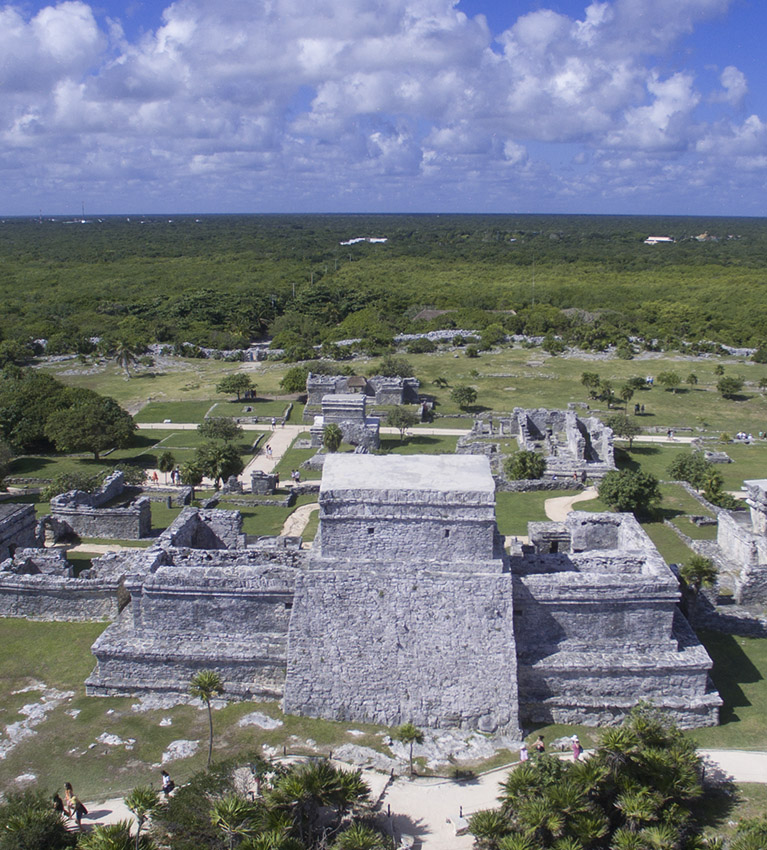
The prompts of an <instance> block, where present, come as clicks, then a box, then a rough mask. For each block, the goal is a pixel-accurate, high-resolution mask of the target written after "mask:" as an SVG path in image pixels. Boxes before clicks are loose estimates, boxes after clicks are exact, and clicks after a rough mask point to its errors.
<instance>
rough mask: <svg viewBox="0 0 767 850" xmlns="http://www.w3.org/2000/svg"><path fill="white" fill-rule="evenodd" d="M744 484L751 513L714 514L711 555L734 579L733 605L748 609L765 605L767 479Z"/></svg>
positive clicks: (748, 481) (766, 595)
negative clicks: (715, 547)
mask: <svg viewBox="0 0 767 850" xmlns="http://www.w3.org/2000/svg"><path fill="white" fill-rule="evenodd" d="M743 483H744V485H745V487H746V491H747V493H748V497H747V499H746V504H747V505H748V507H749V508H750V511H749V513H747V514H746V513H744V512H741V511H724V510H717V519H718V527H717V535H716V543H717V546H718V550H719V551H718V552H715V553H712V554H713V555H714V559H715V560H716V561H717V562H718V566H719V567H720V570H721V571H722V572H725V573H729V574H731V575H733V576H734V591H735V601H736V602H737V603H738V604H739V605H751V604H759V603H765V602H767V479H765V478H754V479H750V480H747V481H744V482H743Z"/></svg>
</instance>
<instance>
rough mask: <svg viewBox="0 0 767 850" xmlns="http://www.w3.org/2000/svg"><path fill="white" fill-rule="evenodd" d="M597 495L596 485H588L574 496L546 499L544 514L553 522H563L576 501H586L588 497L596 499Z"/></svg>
mask: <svg viewBox="0 0 767 850" xmlns="http://www.w3.org/2000/svg"><path fill="white" fill-rule="evenodd" d="M597 495H598V493H597V488H596V487H588V488H586V489H585V490H584V491H583V492H582V493H576V495H575V496H556V497H555V498H553V499H546V501H545V502H544V503H543V509H544V511H546V516H547V517H548V518H549V519H550V520H552V521H553V522H564V520H565V517H566V516H567V515H568V514H569V513H570V511H571V510H572V509H573V505H574V504H575V503H576V502H587V501H589V500H590V499H596V497H597Z"/></svg>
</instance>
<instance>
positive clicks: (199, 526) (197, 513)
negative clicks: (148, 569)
mask: <svg viewBox="0 0 767 850" xmlns="http://www.w3.org/2000/svg"><path fill="white" fill-rule="evenodd" d="M159 542H160V543H161V545H165V546H178V547H189V548H192V549H241V548H243V547H244V546H245V536H244V534H243V533H242V515H241V514H240V512H239V511H225V510H217V509H215V508H205V509H203V508H192V507H188V508H184V510H183V511H181V513H180V514H179V515H178V516H177V517H176V519H175V520H174V521H173V523H172V524H171V525H170V526H169V527H168V528H167V529H166V530H165V532H164V533H163V534H161V535H160V538H159Z"/></svg>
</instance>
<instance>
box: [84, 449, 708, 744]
mask: <svg viewBox="0 0 767 850" xmlns="http://www.w3.org/2000/svg"><path fill="white" fill-rule="evenodd" d="M494 493H495V488H494V482H493V479H492V476H491V474H490V467H489V464H488V461H487V459H486V458H483V457H472V456H454V455H441V456H408V457H403V456H396V455H392V456H382V457H378V456H371V455H329V456H328V458H327V460H326V463H325V467H324V471H323V478H322V482H321V486H320V496H319V501H320V529H319V532H318V534H317V537H316V538H315V544H314V546H313V548H312V549H311V550H308V551H307V550H304V549H301V548H300V539H296V538H289V539H283V538H271V539H268V540H263V539H262V540H258V541H252V540H250V539H249V538H247V537H246V536H245V535H243V534H242V531H241V522H240V519H239V514H237V513H236V512H228V511H217V510H209V511H201V510H198V509H193V508H187V509H185V510H184V511H183V512H182V514H181V515H180V516H179V517H178V519H177V520H176V522H174V523H173V525H172V526H171V527H170V528H169V529H167V531H166V532H165V533H164V534H163V535H162V536H161V537H160V538H159V539H158V541H157V543H156V544H155V545H154V546H152V547H151V548H149V549H145V550H140V551H134V552H132V553H131V552H128V551H123V552H120V553H117V554H116V555H115V556H112V557H111V558H108V559H106V563H105V564H104V566H103V570H104V571H105V573H109V574H110V575H117V574H118V573H119V574H121V575H122V577H123V578H122V587H123V590H124V592H125V593H126V594H129V596H130V604H128V605H126V606H125V607H124V608H123V609H122V610H121V613H120V614H119V616H117V618H116V620H115V622H114V623H113V624H112V625H110V626H109V627H108V628H107V630H106V631H105V632H104V633H103V634H102V635H101V637H100V638H99V639H98V640H97V641H96V643H95V644H94V647H93V652H94V654H95V656H96V659H97V666H96V669H95V670H94V672H93V673H92V675H91V677H90V678H89V679H88V682H87V690H88V693H91V694H99V695H101V694H128V693H130V694H135V693H141V692H146V691H162V692H171V693H186V691H187V687H188V681H189V678H190V677H191V676H192V675H194V673H196V672H198V671H199V670H201V669H214V670H216V671H217V672H219V673H220V675H221V676H222V678H223V679H224V681H225V683H226V688H227V693H228V694H230V695H231V696H233V697H235V698H237V697H241V698H274V699H280V698H281V699H282V700H283V707H284V710H285V711H286V712H288V713H298V714H305V715H310V716H318V717H325V718H330V719H336V720H345V721H360V722H362V721H370V722H377V723H384V724H388V725H393V724H398V723H402V722H405V721H413V722H414V723H416V724H417V725H422V726H434V727H449V726H459V727H466V728H476V729H480V730H483V731H486V732H494V731H496V730H498V731H505V732H508V733H517V732H518V730H519V726H520V723H530V722H551V721H553V722H561V723H573V722H578V723H586V724H597V723H609V722H617V721H619V720H620V719H621V718H622V717H623V716H624V715H625V714H626V712H627V711H628V710H629V709H630V708H631V707H632V706H633V705H634V704H635V703H636V702H637V700H640V699H645V700H651V701H652V702H654V703H655V704H656V705H658V706H659V707H661V708H665V709H667V710H668V711H669V712H670V713H671V714H672V715H673V716H674V717H675V718H676V719H677V720H678V721H679V722H680V723H681V724H682V725H684V726H701V725H711V724H715V723H716V722H717V716H718V707H719V705H720V704H721V700H720V698H719V696H718V694H717V693H716V692H715V691H714V690H713V689H712V687H711V684H710V681H709V678H708V673H709V670H710V668H711V660H710V659H709V657H708V655H707V654H706V652H705V650H704V649H703V648H702V647H701V646H700V644H699V643H698V642H697V640H696V638H695V635H694V633H693V632H692V630H691V629H690V627H689V625H688V624H687V622H686V621H685V620H684V618H683V617H682V615H681V614H680V613H679V611H678V608H677V604H676V603H677V601H678V599H679V588H678V584H677V581H676V579H675V577H674V576H673V574H672V573H671V571H670V569H669V568H668V566H667V565H666V564H665V562H664V561H663V559H662V558H661V556H660V555H659V553H658V552H657V550H656V549H655V547H654V546H653V544H652V542H651V541H650V540H649V538H648V537H647V535H646V534H645V533H644V531H643V530H642V529H641V527H640V526H639V525H638V523H637V522H636V521H635V520H634V518H633V517H632V516H631V515H627V514H588V513H574V514H571V515H570V516H569V517H568V519H567V521H566V522H564V523H537V524H532V526H531V535H530V536H531V541H532V543H531V545H529V546H521V545H517V546H515V547H514V549H513V551H512V552H511V554H510V555H509V554H507V553H506V552H505V551H504V549H503V546H502V540H501V538H500V536H499V534H498V529H497V526H496V522H495V495H494ZM102 560H105V559H99V561H98V562H94V567H95V569H96V571H97V572H98V571H99V570H100V569H102V567H101V566H100V564H101V561H102ZM97 564H98V565H99V566H97Z"/></svg>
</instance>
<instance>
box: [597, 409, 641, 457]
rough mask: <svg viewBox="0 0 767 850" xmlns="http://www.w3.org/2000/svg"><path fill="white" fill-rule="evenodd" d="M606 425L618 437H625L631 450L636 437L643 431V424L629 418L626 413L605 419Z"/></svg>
mask: <svg viewBox="0 0 767 850" xmlns="http://www.w3.org/2000/svg"><path fill="white" fill-rule="evenodd" d="M605 425H607V427H608V428H612V430H613V434H615V436H616V437H623V439H624V440H628V441H629V451H631V449H632V447H633V445H634V438H635V437H637V436H638V435H639V434H641V433H642V426H641V425H638V424H637V423H636V421H635V420H634V419H629V417H628V416H626V414H625V413H624V414H621V415H618V416H610V417H608V418H607V419H606V420H605Z"/></svg>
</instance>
